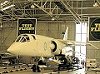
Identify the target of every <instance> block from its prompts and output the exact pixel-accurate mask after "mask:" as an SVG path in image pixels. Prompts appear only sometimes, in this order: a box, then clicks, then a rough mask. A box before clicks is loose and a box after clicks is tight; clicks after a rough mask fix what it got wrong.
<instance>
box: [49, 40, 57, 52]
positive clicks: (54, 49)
mask: <svg viewBox="0 0 100 74" xmlns="http://www.w3.org/2000/svg"><path fill="white" fill-rule="evenodd" d="M50 48H51V51H52V52H55V51H56V50H57V44H56V42H55V41H51V47H50Z"/></svg>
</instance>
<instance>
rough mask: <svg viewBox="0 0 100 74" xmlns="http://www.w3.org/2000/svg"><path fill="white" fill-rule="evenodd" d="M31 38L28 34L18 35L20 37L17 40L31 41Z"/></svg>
mask: <svg viewBox="0 0 100 74" xmlns="http://www.w3.org/2000/svg"><path fill="white" fill-rule="evenodd" d="M29 41H30V38H29V37H28V35H23V36H20V37H18V39H17V40H16V42H29Z"/></svg>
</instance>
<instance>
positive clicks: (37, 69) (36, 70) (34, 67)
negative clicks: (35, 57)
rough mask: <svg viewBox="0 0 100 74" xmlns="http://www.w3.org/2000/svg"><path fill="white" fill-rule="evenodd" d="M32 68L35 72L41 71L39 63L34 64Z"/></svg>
mask: <svg viewBox="0 0 100 74" xmlns="http://www.w3.org/2000/svg"><path fill="white" fill-rule="evenodd" d="M31 69H32V71H33V72H40V68H39V66H38V65H33V66H32V68H31Z"/></svg>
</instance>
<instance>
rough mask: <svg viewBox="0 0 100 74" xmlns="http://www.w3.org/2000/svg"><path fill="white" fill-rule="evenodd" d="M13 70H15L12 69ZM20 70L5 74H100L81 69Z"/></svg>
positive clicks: (99, 73)
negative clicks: (54, 70) (56, 70)
mask: <svg viewBox="0 0 100 74" xmlns="http://www.w3.org/2000/svg"><path fill="white" fill-rule="evenodd" d="M10 69H11V68H10V67H9V68H8V69H0V71H1V72H2V71H7V70H10ZM12 69H13V68H12ZM17 69H18V68H16V70H15V69H13V70H15V71H13V72H8V73H4V74H100V72H95V71H91V70H89V71H85V69H79V70H74V71H72V70H70V71H59V72H52V71H50V70H48V71H47V70H43V71H42V72H32V70H31V69H30V68H26V70H24V68H23V70H21V71H20V69H19V70H17ZM0 74H3V73H0Z"/></svg>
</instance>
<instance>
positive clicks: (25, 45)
mask: <svg viewBox="0 0 100 74" xmlns="http://www.w3.org/2000/svg"><path fill="white" fill-rule="evenodd" d="M64 46H65V44H63V43H61V42H59V41H58V40H56V39H54V38H50V37H46V36H41V35H34V34H21V35H19V36H18V37H17V39H16V40H15V42H14V43H13V44H12V45H11V46H10V47H9V48H8V49H7V51H8V52H10V53H12V54H15V55H22V56H33V57H34V56H35V57H36V56H37V57H40V56H42V57H51V56H54V55H55V54H60V53H61V49H62V48H63V47H64Z"/></svg>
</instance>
